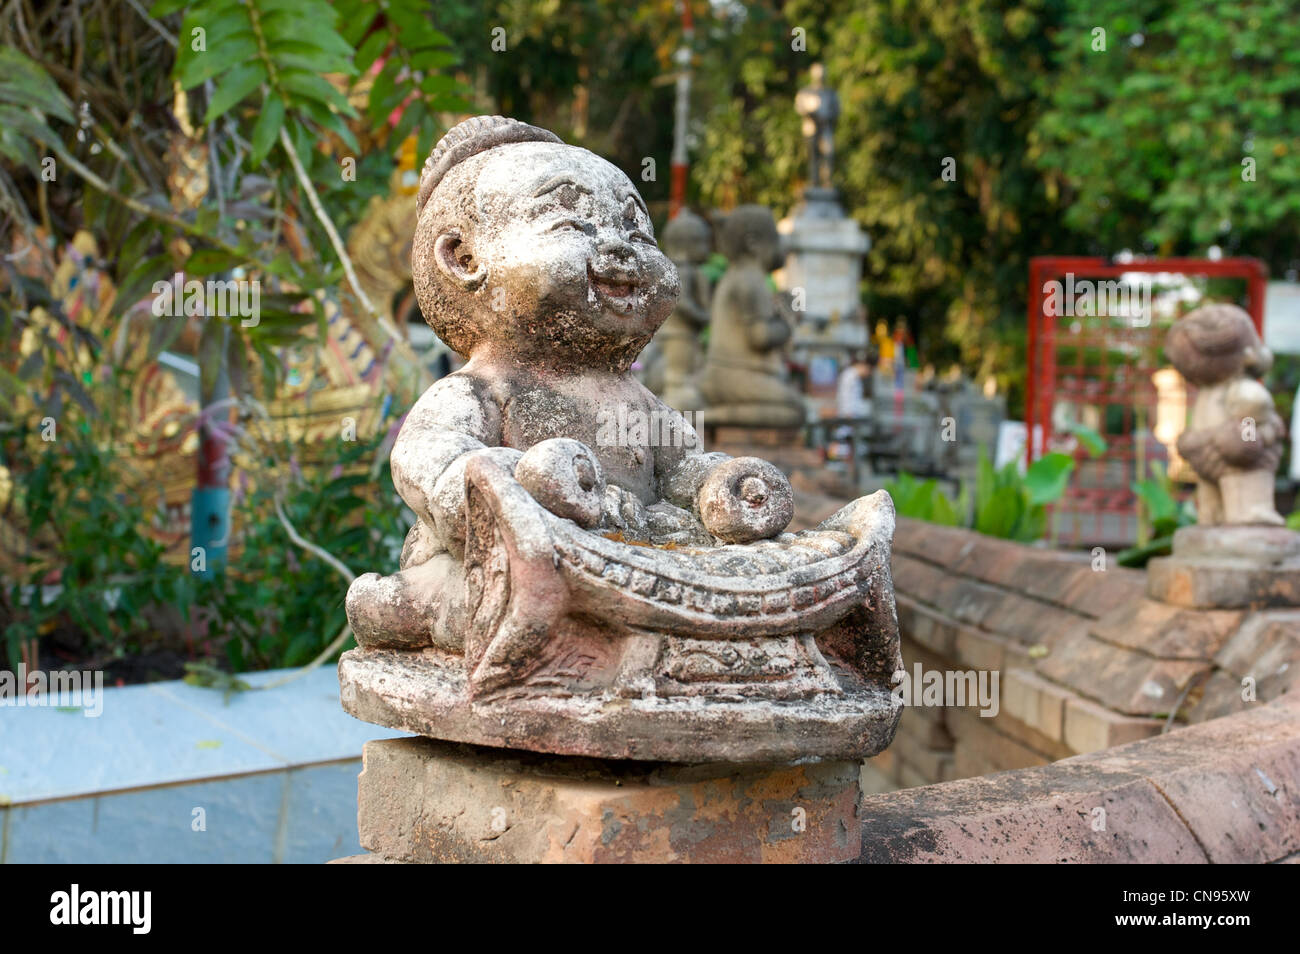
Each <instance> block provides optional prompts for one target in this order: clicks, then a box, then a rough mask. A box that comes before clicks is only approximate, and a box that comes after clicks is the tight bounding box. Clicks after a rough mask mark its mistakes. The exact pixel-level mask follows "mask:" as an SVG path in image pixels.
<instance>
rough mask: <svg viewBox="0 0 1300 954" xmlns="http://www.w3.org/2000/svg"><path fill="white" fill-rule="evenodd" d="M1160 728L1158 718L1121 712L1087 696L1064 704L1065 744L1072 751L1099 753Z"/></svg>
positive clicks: (1154, 733)
mask: <svg viewBox="0 0 1300 954" xmlns="http://www.w3.org/2000/svg"><path fill="white" fill-rule="evenodd" d="M1163 728H1164V722H1163V721H1162V720H1160V719H1139V718H1135V717H1133V716H1126V715H1120V714H1119V713H1118V712H1112V711H1111V710H1109V709H1106V708H1104V707H1102V706H1099V705H1097V704H1096V703H1095V702H1089V701H1088V700H1086V699H1077V698H1072V699H1069V700H1067V701H1066V703H1065V744H1066V745H1067V746H1069V747H1070V750H1071V751H1072V752H1078V753H1080V754H1083V753H1087V752H1099V751H1101V750H1102V749H1109V748H1113V747H1114V746H1117V745H1123V744H1125V743H1126V742H1133V741H1136V740H1137V739H1145V738H1147V737H1149V736H1152V735H1159V734H1160V731H1161V729H1163Z"/></svg>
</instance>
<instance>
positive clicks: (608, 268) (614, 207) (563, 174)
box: [421, 142, 679, 370]
mask: <svg viewBox="0 0 1300 954" xmlns="http://www.w3.org/2000/svg"><path fill="white" fill-rule="evenodd" d="M457 172H458V173H459V174H458V175H456V176H455V177H454V180H453V177H451V176H449V177H448V180H447V181H446V182H444V183H442V185H440V186H439V191H440V192H441V191H442V190H445V189H450V188H456V187H460V188H465V187H468V188H471V189H472V196H473V199H472V206H473V212H474V214H473V216H472V218H473V219H474V221H473V222H468V221H467V222H465V223H463V224H461V225H460V226H459V227H456V228H453V227H452V225H451V223H445V222H444V223H438V228H439V230H440V233H441V234H447V235H454V238H451V239H443V240H442V241H441V242H437V241H435V242H434V243H432V245H431V247H430V252H431V255H430V258H431V259H432V261H431V262H430V264H431V265H433V266H435V267H437V268H438V269H439V270H440V271H441V272H442V273H443V275H442V280H443V281H450V282H453V283H455V282H459V283H460V284H462V285H463V286H464V287H465V288H466V290H467V291H469V292H470V293H471V300H470V301H466V302H465V304H466V305H468V306H470V307H473V308H475V309H476V310H478V311H479V315H478V317H477V320H475V321H474V322H473V323H474V325H475V326H476V328H475V330H476V332H477V335H476V337H478V338H479V339H480V340H479V342H477V343H476V344H475V343H471V345H470V350H471V351H473V350H476V347H477V344H482V343H484V342H486V343H487V344H488V346H489V347H490V348H491V350H492V351H494V352H496V353H504V354H508V355H510V356H512V357H517V358H545V359H546V360H548V361H550V362H553V363H554V362H559V363H561V364H573V365H576V366H583V367H602V368H610V369H618V370H625V369H626V368H627V367H628V366H630V364H631V362H632V360H633V359H634V358H635V357H636V355H637V353H638V352H640V350H641V349H642V348H643V347H644V346H645V344H646V342H648V341H649V340H650V338H651V336H652V335H653V334H654V332H655V330H656V329H657V328H658V327H659V325H660V324H662V323H663V321H664V319H665V318H667V316H668V315H669V313H670V312H671V311H672V308H673V304H674V302H675V301H676V299H677V294H678V291H679V286H678V279H677V272H676V269H675V268H674V266H673V264H672V263H671V262H670V261H669V260H668V258H667V257H666V256H664V255H663V253H662V252H660V251H659V248H658V246H657V245H656V244H655V239H654V231H653V227H652V225H651V223H650V217H649V214H648V213H647V211H646V207H645V203H644V202H643V201H642V199H641V197H640V195H638V194H637V191H636V189H635V187H634V186H633V185H632V183H631V182H630V181H629V180H628V178H627V176H625V175H624V174H623V173H622V172H620V171H619V170H618V169H617V168H615V167H614V166H612V165H610V164H609V163H608V162H606V161H605V160H603V159H601V158H600V157H598V156H596V155H594V154H592V153H590V152H588V151H587V150H585V149H580V148H577V147H574V146H567V145H562V144H557V143H545V142H527V143H511V144H508V145H503V146H499V147H497V148H495V149H492V150H490V151H489V152H486V153H484V154H483V155H481V156H475V157H474V158H473V159H471V160H470V161H468V162H466V163H465V164H464V166H463V167H462V168H461V169H459V170H457ZM471 176H472V185H470V183H469V181H467V180H468V179H469V178H470V177H471ZM437 198H438V197H437V196H435V201H436V199H437ZM465 204H468V203H462V208H463V207H464V205H465ZM426 225H428V226H433V225H434V223H432V222H429V223H426V222H424V221H422V222H421V228H425V227H426ZM462 300H463V299H462ZM426 314H428V312H427V311H426ZM431 320H432V319H431ZM434 324H435V329H436V328H437V324H436V322H434ZM453 346H455V345H454V343H453Z"/></svg>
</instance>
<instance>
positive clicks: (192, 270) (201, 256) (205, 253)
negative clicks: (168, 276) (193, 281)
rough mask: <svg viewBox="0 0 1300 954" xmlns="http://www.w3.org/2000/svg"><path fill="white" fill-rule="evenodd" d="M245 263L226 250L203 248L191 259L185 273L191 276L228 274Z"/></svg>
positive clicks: (186, 265)
mask: <svg viewBox="0 0 1300 954" xmlns="http://www.w3.org/2000/svg"><path fill="white" fill-rule="evenodd" d="M244 261H245V259H243V258H241V257H239V256H236V255H231V254H230V253H229V252H227V251H225V250H224V249H219V248H201V249H198V250H197V251H195V252H194V254H192V255H191V256H190V257H189V260H188V261H187V262H186V263H185V271H186V273H187V274H190V275H215V274H216V273H218V272H228V271H230V270H231V269H232V268H235V267H236V266H237V265H242V264H243V263H244Z"/></svg>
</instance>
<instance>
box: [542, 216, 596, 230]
mask: <svg viewBox="0 0 1300 954" xmlns="http://www.w3.org/2000/svg"><path fill="white" fill-rule="evenodd" d="M569 229H572V230H573V231H575V232H585V231H587V226H586V225H585V224H583V223H582V222H579V221H578V220H577V219H561V220H560V221H558V222H555V223H553V224H552V225H551V226H550V227H549V228H548V229H547V230H546V231H548V232H562V231H566V230H569Z"/></svg>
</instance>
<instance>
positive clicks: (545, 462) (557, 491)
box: [515, 437, 605, 530]
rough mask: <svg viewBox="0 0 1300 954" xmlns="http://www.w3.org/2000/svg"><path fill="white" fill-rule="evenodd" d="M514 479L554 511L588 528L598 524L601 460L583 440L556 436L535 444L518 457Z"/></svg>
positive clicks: (602, 477) (602, 478) (602, 484)
mask: <svg viewBox="0 0 1300 954" xmlns="http://www.w3.org/2000/svg"><path fill="white" fill-rule="evenodd" d="M515 480H517V481H519V483H521V484H523V486H524V489H525V490H527V491H528V492H529V493H530V494H532V495H533V499H534V500H536V501H537V502H538V503H539V504H541V505H542V506H543V507H545V508H546V509H547V510H549V511H550V512H551V513H553V514H555V515H556V516H557V517H566V518H568V519H569V520H572V521H573V522H574V523H576V524H577V525H578V526H580V527H582V528H584V529H586V530H590V529H591V528H592V527H595V526H596V525H597V524H598V523H600V515H601V509H602V506H603V504H604V500H605V475H604V474H603V473H602V472H601V469H600V461H598V460H597V459H596V455H595V454H594V453H593V452H592V450H591V448H590V447H588V446H587V445H586V444H584V443H582V441H575V440H572V439H571V438H568V437H555V438H552V439H551V440H548V441H542V442H541V443H540V444H534V445H533V446H532V447H530V448H529V449H528V450H527V451H526V452H525V453H524V456H523V457H521V458H520V459H519V463H518V465H517V466H516V467H515Z"/></svg>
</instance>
